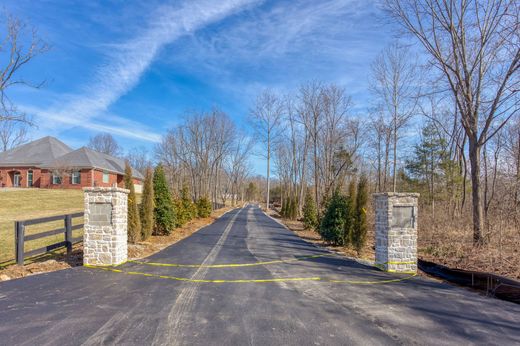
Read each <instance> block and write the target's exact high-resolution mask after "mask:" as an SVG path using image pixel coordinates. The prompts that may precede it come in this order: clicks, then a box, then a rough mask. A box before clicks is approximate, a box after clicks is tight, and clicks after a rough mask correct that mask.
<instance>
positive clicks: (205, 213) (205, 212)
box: [197, 197, 212, 217]
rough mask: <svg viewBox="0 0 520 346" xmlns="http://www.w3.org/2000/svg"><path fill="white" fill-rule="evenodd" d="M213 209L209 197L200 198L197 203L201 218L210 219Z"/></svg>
mask: <svg viewBox="0 0 520 346" xmlns="http://www.w3.org/2000/svg"><path fill="white" fill-rule="evenodd" d="M211 209H212V208H211V202H210V201H209V199H208V198H207V197H202V198H199V200H198V201H197V214H198V216H199V217H209V216H210V215H211Z"/></svg>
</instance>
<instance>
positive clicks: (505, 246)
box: [272, 204, 520, 279]
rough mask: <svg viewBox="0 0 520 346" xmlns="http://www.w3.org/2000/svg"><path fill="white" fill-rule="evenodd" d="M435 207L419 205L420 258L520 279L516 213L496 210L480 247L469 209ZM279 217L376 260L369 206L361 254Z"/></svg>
mask: <svg viewBox="0 0 520 346" xmlns="http://www.w3.org/2000/svg"><path fill="white" fill-rule="evenodd" d="M369 205H370V204H369ZM438 210H439V211H438V212H437V215H436V216H435V218H434V217H433V216H432V214H431V211H430V210H429V209H428V208H427V207H421V208H420V211H419V229H418V232H417V238H418V244H417V252H418V254H417V255H418V257H419V258H420V259H423V260H426V261H430V262H434V263H438V264H442V265H445V266H448V267H450V268H453V269H463V270H473V271H480V272H487V273H493V274H497V275H502V276H506V277H509V278H512V279H520V229H519V228H518V226H516V225H517V223H516V222H515V221H514V220H515V216H513V215H506V214H503V213H502V214H501V213H499V212H497V211H495V214H494V216H492V219H491V221H490V222H489V230H488V232H487V238H488V241H487V243H486V244H485V245H483V246H481V247H474V246H473V243H472V235H473V233H472V228H471V219H470V212H469V210H467V211H466V212H465V213H464V215H462V216H459V217H455V218H449V217H447V214H448V213H445V212H444V213H442V212H441V211H440V210H441V208H440V207H439V208H438ZM272 216H275V217H278V218H279V216H278V214H277V213H276V212H272ZM282 221H283V223H284V224H285V225H286V226H287V227H288V228H289V229H291V230H292V231H294V232H295V233H296V234H297V235H299V236H300V237H301V238H303V239H305V240H308V241H310V242H313V243H315V244H317V245H320V246H324V247H327V248H328V249H330V250H333V251H335V252H339V253H343V254H345V255H347V256H352V257H358V258H362V259H366V260H370V261H374V260H375V252H374V250H375V248H374V238H375V236H374V230H375V226H374V211H373V208H369V209H368V213H367V223H368V234H367V241H366V244H365V246H364V248H363V249H362V251H361V253H360V254H357V252H356V251H355V250H354V249H352V248H350V247H342V246H331V245H329V244H326V243H325V242H324V241H323V240H322V239H321V238H320V236H319V234H318V233H317V232H315V231H312V230H305V229H304V227H303V223H302V222H300V221H291V220H282Z"/></svg>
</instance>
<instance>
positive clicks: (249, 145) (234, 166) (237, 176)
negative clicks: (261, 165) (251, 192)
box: [226, 134, 254, 206]
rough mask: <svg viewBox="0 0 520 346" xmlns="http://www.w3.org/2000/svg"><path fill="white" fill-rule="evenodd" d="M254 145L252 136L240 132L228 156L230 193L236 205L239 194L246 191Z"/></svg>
mask: <svg viewBox="0 0 520 346" xmlns="http://www.w3.org/2000/svg"><path fill="white" fill-rule="evenodd" d="M253 147H254V141H253V139H252V138H250V137H247V136H246V135H245V134H239V135H237V137H236V141H235V143H234V144H233V146H232V148H231V150H230V154H229V157H228V158H227V168H226V174H227V176H228V181H229V187H230V188H229V190H228V191H229V195H230V196H231V204H232V205H233V206H234V205H235V204H236V201H237V199H238V195H239V194H241V193H242V195H243V194H244V193H245V190H244V191H241V189H242V188H245V181H246V179H247V177H248V175H249V173H250V172H249V170H250V167H249V164H248V158H249V155H250V154H251V151H252V150H253Z"/></svg>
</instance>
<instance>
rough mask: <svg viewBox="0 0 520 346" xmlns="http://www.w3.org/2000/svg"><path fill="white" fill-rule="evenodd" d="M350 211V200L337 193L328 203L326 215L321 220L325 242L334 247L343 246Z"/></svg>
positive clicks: (321, 232)
mask: <svg viewBox="0 0 520 346" xmlns="http://www.w3.org/2000/svg"><path fill="white" fill-rule="evenodd" d="M349 209H350V205H349V201H348V198H347V197H346V196H343V195H341V194H340V193H339V192H335V193H334V195H333V196H332V198H331V199H330V201H329V202H328V206H327V209H326V211H325V215H324V216H323V219H322V220H321V225H320V235H321V236H322V238H323V239H324V240H325V241H327V242H329V243H332V244H334V245H342V244H343V234H344V229H345V222H346V218H347V217H348V216H347V213H348V211H349Z"/></svg>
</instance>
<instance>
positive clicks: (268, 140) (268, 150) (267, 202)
mask: <svg viewBox="0 0 520 346" xmlns="http://www.w3.org/2000/svg"><path fill="white" fill-rule="evenodd" d="M270 139H271V138H270V136H269V135H268V136H267V196H266V200H265V210H269V189H270V186H269V174H270V173H271V169H270V166H269V164H270V162H269V161H270V160H271V143H270Z"/></svg>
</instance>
